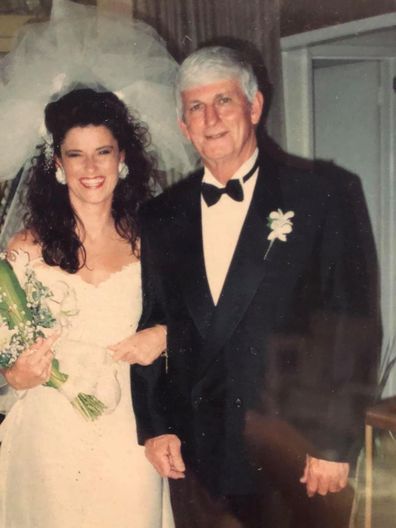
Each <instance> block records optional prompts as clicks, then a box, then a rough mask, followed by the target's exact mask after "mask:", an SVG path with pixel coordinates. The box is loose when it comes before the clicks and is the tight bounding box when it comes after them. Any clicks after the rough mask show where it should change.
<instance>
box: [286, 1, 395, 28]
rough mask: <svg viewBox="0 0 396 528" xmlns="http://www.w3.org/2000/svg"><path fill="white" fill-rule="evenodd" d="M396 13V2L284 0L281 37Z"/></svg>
mask: <svg viewBox="0 0 396 528" xmlns="http://www.w3.org/2000/svg"><path fill="white" fill-rule="evenodd" d="M392 12H396V0H331V1H329V0H281V35H282V37H284V36H287V35H293V34H294V33H302V32H303V31H310V30H312V29H319V28H322V27H326V26H333V25H335V24H342V23H344V22H351V21H352V20H359V19H361V18H368V17H371V16H377V15H383V14H385V13H392Z"/></svg>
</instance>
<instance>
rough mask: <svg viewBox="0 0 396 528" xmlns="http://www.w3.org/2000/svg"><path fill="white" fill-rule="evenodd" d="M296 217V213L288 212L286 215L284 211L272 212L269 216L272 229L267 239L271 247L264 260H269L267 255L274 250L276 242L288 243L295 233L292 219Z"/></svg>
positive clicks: (269, 224) (269, 225)
mask: <svg viewBox="0 0 396 528" xmlns="http://www.w3.org/2000/svg"><path fill="white" fill-rule="evenodd" d="M293 217H294V211H287V212H286V213H284V212H283V211H282V209H278V210H277V211H272V212H271V213H270V214H269V216H268V219H267V220H268V224H267V225H268V227H269V228H270V229H271V232H270V234H269V235H268V237H267V239H268V240H269V241H270V245H269V246H268V249H267V251H266V253H265V255H264V260H265V259H266V258H267V255H268V253H269V251H270V249H271V248H272V245H273V243H274V242H275V240H280V241H281V242H286V241H287V236H286V235H288V234H290V233H291V232H292V231H293V222H292V221H291V218H293Z"/></svg>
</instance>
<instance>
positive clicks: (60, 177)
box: [55, 165, 66, 185]
mask: <svg viewBox="0 0 396 528" xmlns="http://www.w3.org/2000/svg"><path fill="white" fill-rule="evenodd" d="M55 179H56V181H57V182H58V183H60V184H61V185H66V175H65V171H64V170H63V167H61V166H60V165H58V166H57V167H56V171H55Z"/></svg>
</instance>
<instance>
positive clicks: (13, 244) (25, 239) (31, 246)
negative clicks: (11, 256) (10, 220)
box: [7, 229, 41, 259]
mask: <svg viewBox="0 0 396 528" xmlns="http://www.w3.org/2000/svg"><path fill="white" fill-rule="evenodd" d="M13 251H25V252H26V253H28V255H29V257H30V259H34V258H37V257H41V246H40V244H39V243H38V242H37V240H36V239H35V238H34V236H33V234H32V233H31V231H28V230H26V229H25V230H23V231H19V232H18V233H16V234H15V235H14V236H13V237H12V238H11V239H10V241H9V242H8V246H7V253H11V252H13Z"/></svg>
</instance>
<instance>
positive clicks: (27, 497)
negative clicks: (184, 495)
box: [0, 258, 174, 528]
mask: <svg viewBox="0 0 396 528" xmlns="http://www.w3.org/2000/svg"><path fill="white" fill-rule="evenodd" d="M25 265H26V263H23V262H21V259H20V258H18V259H17V262H16V263H15V266H14V269H15V270H16V273H17V275H18V276H19V278H20V281H21V274H22V273H23V268H24V266H25ZM28 266H30V267H31V269H34V270H35V273H36V276H37V278H38V279H39V281H41V282H42V284H43V285H44V286H46V287H48V288H49V289H50V290H51V291H53V292H54V298H55V301H56V302H55V303H54V302H53V306H55V305H56V306H57V307H58V316H59V319H62V321H61V322H62V326H63V327H64V328H63V332H62V335H61V337H60V338H59V340H58V342H57V345H56V356H57V357H58V358H59V361H60V370H61V371H65V372H66V371H67V372H68V373H69V374H70V378H71V377H73V376H74V374H75V375H76V376H77V377H78V375H80V376H81V380H80V381H81V383H82V386H84V378H85V376H86V374H88V373H89V370H90V367H89V365H91V366H93V365H94V364H95V361H96V357H97V358H98V360H97V363H99V364H101V363H102V362H103V354H104V351H105V347H107V346H109V345H111V344H115V343H117V342H118V341H120V340H121V339H123V338H125V337H126V336H128V335H130V334H131V333H133V332H134V331H135V329H136V325H137V322H138V320H139V316H140V313H141V283H140V264H139V263H132V264H130V265H128V266H126V267H124V268H123V269H122V270H121V271H119V272H116V273H113V274H112V275H111V276H110V277H109V278H108V279H107V280H105V281H104V282H102V283H100V284H99V285H98V286H93V285H90V284H88V283H87V282H85V281H84V280H82V279H81V278H80V277H79V276H77V275H71V274H68V273H65V272H63V271H62V270H60V269H58V268H55V267H49V266H47V265H45V264H44V263H43V262H42V261H41V259H36V260H34V261H33V262H32V263H30V264H28ZM21 282H22V281H21ZM65 367H67V370H66V368H65ZM73 369H74V370H73ZM112 369H113V372H114V371H115V378H114V379H115V380H116V387H120V389H121V398H120V401H119V403H118V405H117V406H116V407H115V409H114V410H113V411H112V412H110V413H108V414H103V415H102V416H100V417H99V418H98V419H96V420H95V421H89V420H87V419H86V418H84V417H83V416H82V415H81V414H80V413H79V412H78V411H76V410H75V408H74V407H73V406H72V405H71V403H70V401H69V400H68V399H67V397H65V395H64V394H62V393H61V392H60V391H58V390H56V389H54V388H51V387H45V386H38V387H35V388H33V389H30V390H27V391H20V393H19V394H18V399H17V400H16V402H15V403H14V404H13V405H12V407H11V409H10V411H9V413H8V415H7V417H6V419H5V421H4V422H3V423H2V425H1V428H0V438H1V441H2V444H1V448H0V527H1V528H113V527H116V528H171V527H173V526H174V525H173V518H172V513H171V509H170V501H169V491H168V483H167V481H162V479H161V478H160V477H159V475H158V474H157V473H156V472H155V470H154V469H153V468H152V466H151V465H150V464H149V462H148V461H147V460H146V458H145V455H144V448H143V447H140V446H138V445H137V440H136V425H135V418H134V415H133V410H132V403H131V391H130V376H129V371H130V368H129V365H128V364H126V363H123V362H119V363H117V364H114V363H113V364H112ZM72 374H73V376H72ZM88 377H89V375H88ZM117 380H118V383H117ZM80 381H79V382H80ZM116 392H117V391H116Z"/></svg>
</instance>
